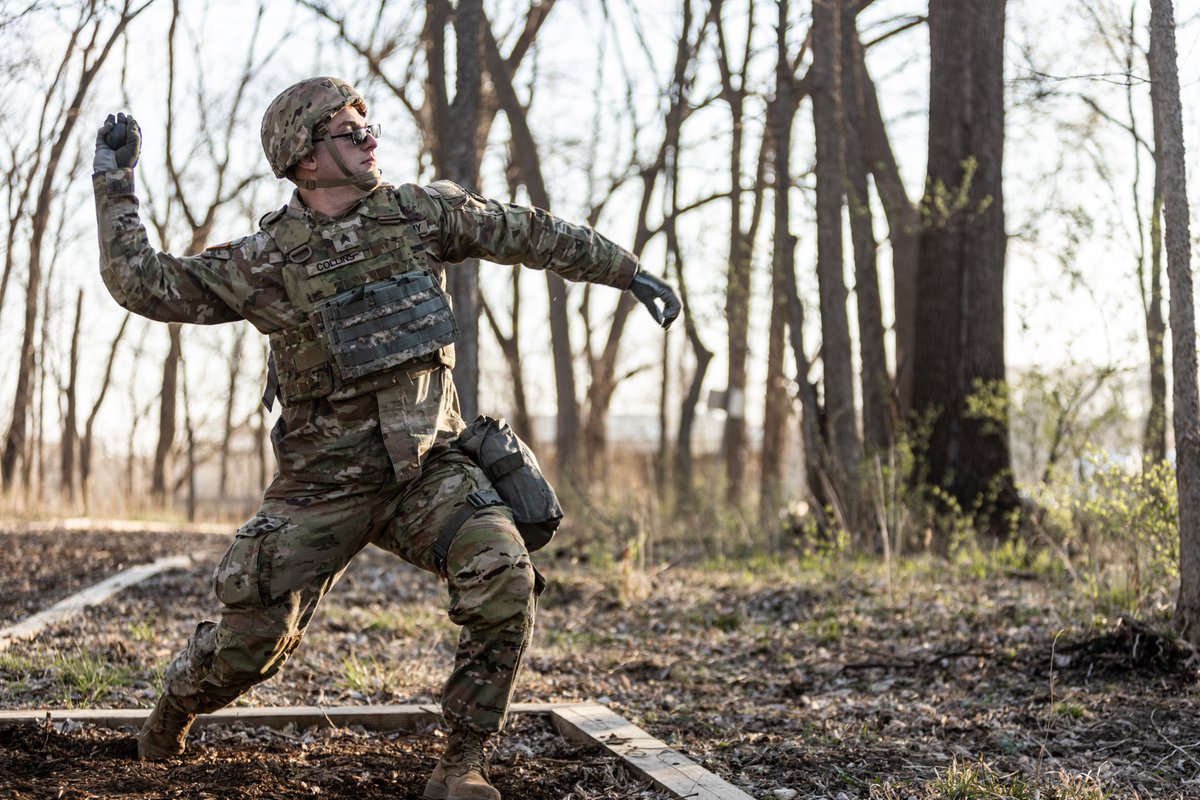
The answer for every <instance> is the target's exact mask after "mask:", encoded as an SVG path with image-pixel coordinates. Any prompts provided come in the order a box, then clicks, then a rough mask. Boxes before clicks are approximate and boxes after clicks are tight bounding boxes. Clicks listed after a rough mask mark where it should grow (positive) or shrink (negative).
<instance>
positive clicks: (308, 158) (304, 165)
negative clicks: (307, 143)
mask: <svg viewBox="0 0 1200 800" xmlns="http://www.w3.org/2000/svg"><path fill="white" fill-rule="evenodd" d="M316 168H317V148H315V147H312V148H309V151H308V152H307V153H305V154H304V155H302V156H300V160H299V161H297V162H296V163H295V164H293V165H292V169H293V170H300V169H308V170H313V169H316Z"/></svg>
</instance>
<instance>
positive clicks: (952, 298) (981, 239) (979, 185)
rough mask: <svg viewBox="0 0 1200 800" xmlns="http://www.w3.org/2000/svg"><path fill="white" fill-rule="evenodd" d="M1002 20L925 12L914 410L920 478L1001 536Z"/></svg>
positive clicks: (1012, 500)
mask: <svg viewBox="0 0 1200 800" xmlns="http://www.w3.org/2000/svg"><path fill="white" fill-rule="evenodd" d="M1004 19H1005V3H1004V0H932V2H931V3H930V6H929V35H930V100H929V119H930V126H929V161H928V163H929V173H928V177H927V180H926V194H925V197H924V198H923V200H922V214H923V217H924V219H923V222H924V228H923V231H922V236H921V249H920V260H919V268H918V280H917V296H918V297H919V298H920V303H919V304H918V306H917V317H916V323H917V328H916V345H917V349H916V353H915V357H914V364H913V367H914V389H913V400H914V406H915V409H916V411H917V413H918V414H921V415H922V416H923V417H924V418H925V419H926V420H927V421H928V423H929V430H928V441H927V448H926V450H925V452H924V459H923V467H924V472H925V475H924V477H925V479H926V480H927V481H928V482H929V483H930V484H932V485H935V486H939V487H942V488H943V489H945V490H946V491H947V492H948V494H949V495H950V497H952V498H954V499H955V500H956V501H957V503H958V505H959V506H960V507H961V508H962V509H963V510H964V511H965V512H966V513H968V514H971V515H974V516H975V517H976V519H977V520H978V522H979V523H980V524H982V525H983V526H984V527H986V528H988V529H990V530H991V531H992V532H994V533H997V534H1001V533H1003V532H1004V531H1005V530H1007V526H1008V524H1009V515H1010V512H1011V511H1013V510H1014V509H1015V508H1016V507H1017V505H1018V498H1017V494H1016V490H1015V487H1014V485H1013V479H1012V470H1011V458H1010V454H1009V443H1008V410H1007V405H1006V395H1007V391H1006V383H1005V360H1004V260H1005V251H1006V237H1005V230H1004V194H1003V188H1002V183H1001V179H1002V174H1003V173H1002V166H1003V154H1004ZM939 545H940V549H944V548H945V546H946V542H944V541H942V542H940V543H939Z"/></svg>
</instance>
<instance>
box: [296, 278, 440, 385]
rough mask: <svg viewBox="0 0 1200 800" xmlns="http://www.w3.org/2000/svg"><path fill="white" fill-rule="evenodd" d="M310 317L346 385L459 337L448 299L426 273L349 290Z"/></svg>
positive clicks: (434, 350)
mask: <svg viewBox="0 0 1200 800" xmlns="http://www.w3.org/2000/svg"><path fill="white" fill-rule="evenodd" d="M310 319H311V321H312V323H313V326H314V327H315V328H316V329H317V332H318V334H319V337H318V338H319V339H320V341H321V344H322V345H323V346H324V347H325V350H326V353H327V355H328V356H329V360H330V361H331V362H332V363H333V367H334V370H335V371H336V373H337V377H338V379H339V381H340V382H341V383H342V384H350V383H353V382H354V381H356V380H360V379H362V378H366V377H369V376H371V375H375V374H378V373H380V372H384V371H387V370H391V369H395V368H397V367H402V366H404V365H405V364H410V363H412V362H414V361H417V360H420V359H423V358H427V357H428V356H431V355H432V354H434V353H436V352H437V351H438V350H440V349H442V348H443V347H446V346H448V345H451V344H453V343H454V341H455V340H456V339H457V338H458V327H457V325H456V324H455V321H454V312H453V311H451V310H450V302H449V298H447V297H446V293H445V292H444V291H442V287H441V286H439V285H438V282H437V281H436V280H435V279H434V277H433V275H431V274H430V273H428V272H425V271H414V272H406V273H403V274H400V275H393V276H391V277H388V278H384V279H383V280H380V281H375V282H373V283H368V284H366V285H365V286H356V287H354V288H352V289H348V290H346V291H344V292H341V293H340V294H337V295H335V296H333V297H331V298H329V299H328V300H326V301H325V302H323V303H321V304H320V305H319V306H317V308H315V309H314V310H313V311H312V313H311V315H310Z"/></svg>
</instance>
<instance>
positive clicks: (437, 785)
mask: <svg viewBox="0 0 1200 800" xmlns="http://www.w3.org/2000/svg"><path fill="white" fill-rule="evenodd" d="M421 797H422V800H478V798H475V797H465V796H464V795H460V794H450V790H449V789H447V788H446V784H444V783H441V782H440V781H429V782H428V783H426V784H425V794H423V795H421Z"/></svg>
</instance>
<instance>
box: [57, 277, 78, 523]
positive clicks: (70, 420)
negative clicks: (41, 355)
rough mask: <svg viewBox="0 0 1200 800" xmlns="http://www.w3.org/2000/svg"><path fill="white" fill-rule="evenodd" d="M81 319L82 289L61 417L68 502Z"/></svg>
mask: <svg viewBox="0 0 1200 800" xmlns="http://www.w3.org/2000/svg"><path fill="white" fill-rule="evenodd" d="M82 319H83V289H80V290H79V294H78V295H77V296H76V298H75V326H74V328H73V329H72V331H71V354H70V357H69V361H68V363H67V390H66V400H67V412H66V414H65V415H64V416H63V432H62V442H61V445H60V450H59V456H60V464H61V466H62V479H61V480H62V486H61V488H62V493H63V496H64V497H65V498H66V499H67V501H68V502H70V501H73V500H74V499H75V444H76V442H77V440H78V439H79V430H78V427H77V426H76V423H75V417H76V410H75V409H76V397H77V391H76V380H75V379H76V376H77V374H78V372H79V328H80V323H81V321H82Z"/></svg>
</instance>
